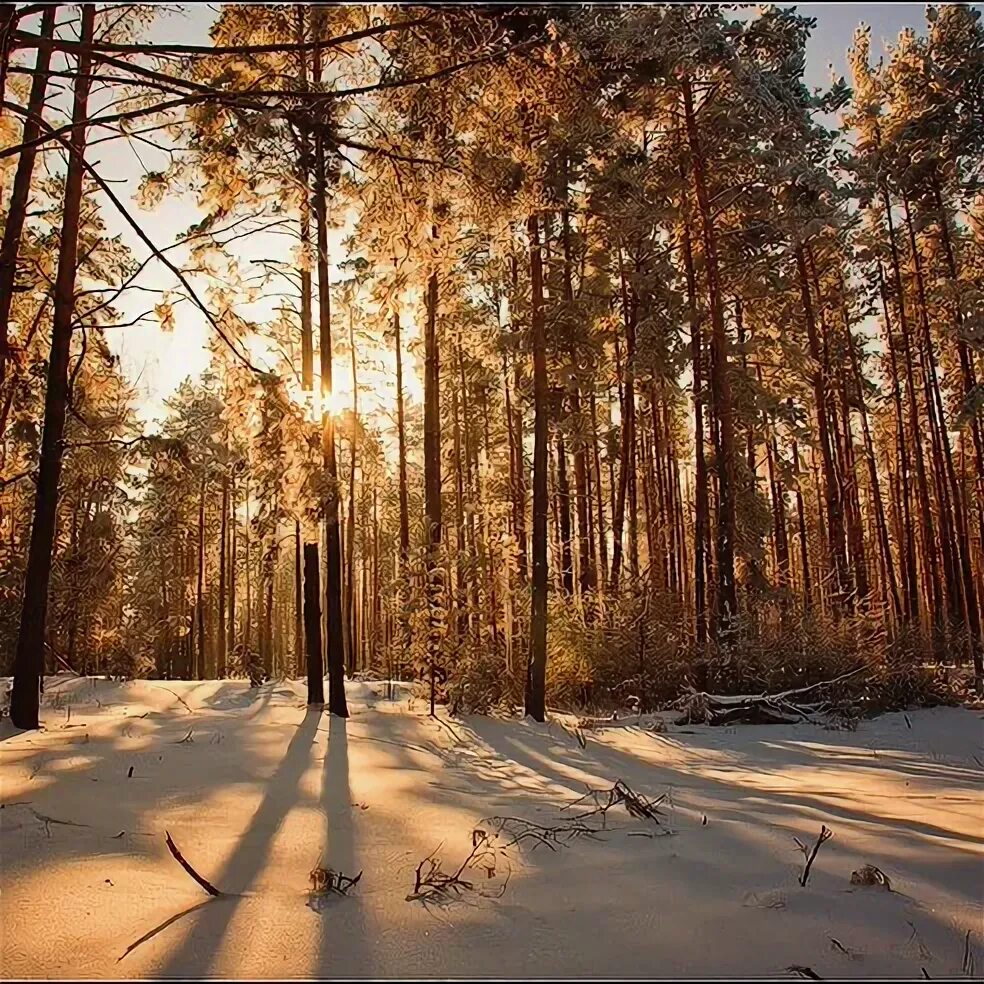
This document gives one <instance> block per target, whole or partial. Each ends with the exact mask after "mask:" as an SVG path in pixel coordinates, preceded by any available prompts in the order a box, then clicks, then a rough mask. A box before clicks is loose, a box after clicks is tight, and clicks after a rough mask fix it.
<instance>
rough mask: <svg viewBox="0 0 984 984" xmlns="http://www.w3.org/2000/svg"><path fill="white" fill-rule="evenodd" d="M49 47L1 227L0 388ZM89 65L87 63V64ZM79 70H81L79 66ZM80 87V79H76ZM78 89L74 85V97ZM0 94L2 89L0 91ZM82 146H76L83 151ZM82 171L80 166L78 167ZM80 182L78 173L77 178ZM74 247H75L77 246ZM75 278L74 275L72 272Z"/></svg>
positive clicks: (44, 33) (48, 14) (46, 22)
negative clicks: (33, 143) (3, 222)
mask: <svg viewBox="0 0 984 984" xmlns="http://www.w3.org/2000/svg"><path fill="white" fill-rule="evenodd" d="M5 10H6V11H8V12H9V14H10V16H11V17H13V16H14V13H15V8H14V6H13V4H10V5H9V6H5ZM57 12H58V5H57V4H51V5H50V6H48V7H45V9H44V14H43V15H42V18H41V31H40V36H41V37H42V38H50V37H51V36H52V34H53V33H54V28H55V14H56V13H57ZM15 24H16V22H15V21H11V22H10V24H9V25H8V27H9V28H11V29H12V28H13V27H14V26H15ZM51 50H52V49H51V48H50V47H48V46H47V45H43V46H41V47H39V48H38V54H37V59H36V60H35V63H34V71H35V75H34V77H33V78H32V80H31V93H30V95H29V96H28V100H27V110H28V113H29V114H30V115H29V116H28V117H27V118H26V119H25V120H24V128H23V133H22V138H21V142H22V143H23V144H25V147H24V149H23V150H22V151H21V152H20V154H19V156H18V158H17V172H16V174H15V175H14V185H13V190H12V192H11V196H10V202H9V203H8V206H7V215H6V220H5V224H4V228H3V241H2V244H0V385H2V384H3V382H4V380H5V379H6V373H7V360H8V359H9V357H10V336H9V335H8V331H9V325H10V307H11V304H12V302H13V299H14V282H15V280H16V276H17V253H18V251H19V249H20V241H21V235H22V233H23V231H24V220H25V218H26V217H27V204H28V199H29V198H30V194H31V182H32V179H33V177H34V162H35V159H36V157H37V147H36V146H32V141H34V140H37V138H38V135H39V134H40V132H41V125H40V123H38V122H36V119H37V118H38V117H40V116H41V112H42V110H43V108H44V99H45V93H46V91H47V88H48V66H49V65H50V63H51ZM86 63H87V64H88V60H87V62H86ZM3 66H4V69H6V66H7V47H6V44H5V45H4V51H3ZM79 71H80V72H81V71H82V68H81V64H80V67H79ZM79 82H80V84H81V82H82V80H81V79H80V80H79ZM80 87H81V85H80V86H76V96H77V95H78V93H79V90H80ZM88 88H89V83H88V81H86V82H85V84H84V98H85V99H86V100H87V99H88ZM0 93H2V89H0ZM76 137H78V138H79V140H81V142H82V143H84V141H85V132H84V129H83V128H80V127H77V128H76V130H75V131H73V137H72V139H73V141H74V140H75V139H76ZM82 143H79V144H77V145H76V146H78V148H79V149H80V150H81V149H82ZM77 166H78V167H79V168H80V169H81V165H77ZM79 181H80V182H81V174H80V176H79ZM76 248H77V247H76ZM73 276H74V272H73ZM6 419H7V418H6V414H4V418H3V424H0V437H2V436H3V432H4V429H5V427H4V425H5V423H6Z"/></svg>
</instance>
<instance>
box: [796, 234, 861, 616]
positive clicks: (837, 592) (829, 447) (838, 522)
mask: <svg viewBox="0 0 984 984" xmlns="http://www.w3.org/2000/svg"><path fill="white" fill-rule="evenodd" d="M795 255H796V270H797V274H798V277H799V287H800V297H801V300H802V304H803V314H804V317H805V319H806V333H807V340H808V343H809V350H810V358H811V359H812V360H813V370H812V372H811V375H812V382H813V399H814V406H815V410H816V420H817V434H818V437H819V443H820V457H821V461H822V463H823V489H824V505H825V508H826V514H827V531H828V546H829V550H830V565H831V569H832V571H833V575H834V611H835V612H839V611H840V610H841V609H842V608H843V607H844V606H845V605H846V604H847V599H848V596H849V594H850V585H849V583H848V575H847V547H846V541H845V532H844V514H843V503H842V502H841V497H840V483H839V481H838V478H837V469H836V465H835V462H834V449H833V444H832V439H831V434H830V408H829V407H828V401H827V397H828V393H829V388H828V387H829V379H828V372H827V364H826V360H825V358H824V354H823V352H822V351H821V342H820V335H819V332H818V330H817V319H816V315H815V314H814V308H813V299H812V297H811V295H810V282H809V276H808V273H807V267H806V251H805V250H804V248H803V246H802V245H797V247H796V250H795ZM817 300H818V302H819V300H820V299H819V297H818V298H817ZM818 494H819V489H818Z"/></svg>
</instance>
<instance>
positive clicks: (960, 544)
mask: <svg viewBox="0 0 984 984" xmlns="http://www.w3.org/2000/svg"><path fill="white" fill-rule="evenodd" d="M904 205H905V220H906V227H907V229H908V232H909V247H910V250H911V254H912V261H913V268H914V273H915V275H916V291H917V297H918V301H919V310H920V312H921V318H920V321H921V323H922V328H923V345H924V349H925V353H926V373H927V379H926V384H927V386H926V402H927V409H929V410H930V415H931V419H933V420H934V422H935V427H936V439H937V445H938V448H939V450H938V455H939V456H940V457H941V458H942V462H941V464H942V472H943V475H942V476H941V478H942V482H941V485H942V488H943V490H944V491H945V492H946V493H948V495H946V496H945V498H946V499H947V500H948V505H949V508H948V509H947V511H946V524H945V525H944V527H943V529H942V531H941V532H942V536H943V537H944V543H946V538H952V539H951V552H952V553H954V554H955V556H953V557H952V563H953V565H954V568H955V569H954V580H955V582H956V583H955V584H954V586H953V594H954V595H956V596H957V600H958V605H956V606H951V607H956V608H958V615H959V617H960V619H961V621H962V624H963V626H964V628H965V630H966V632H967V636H968V640H967V642H968V648H969V650H970V655H971V658H972V660H973V661H974V667H975V678H976V683H977V687H978V688H981V687H982V686H984V677H982V672H984V667H982V664H981V658H982V657H981V646H980V643H981V617H980V610H979V608H978V605H977V592H976V588H975V585H974V574H973V567H972V565H971V557H970V535H969V529H968V524H967V514H966V511H965V509H964V501H963V495H962V489H961V488H960V483H959V482H958V480H957V475H956V470H955V468H954V465H953V451H952V448H951V447H950V435H949V432H948V431H947V425H946V412H945V410H944V408H943V398H942V395H941V392H940V383H939V378H938V374H937V369H936V358H935V355H934V352H933V338H932V334H931V332H930V328H929V310H928V305H927V302H926V287H925V281H924V278H923V271H922V261H921V259H920V255H919V248H918V245H917V243H916V232H915V227H914V225H913V222H912V214H911V212H910V208H909V202H908V199H904ZM951 514H952V519H951Z"/></svg>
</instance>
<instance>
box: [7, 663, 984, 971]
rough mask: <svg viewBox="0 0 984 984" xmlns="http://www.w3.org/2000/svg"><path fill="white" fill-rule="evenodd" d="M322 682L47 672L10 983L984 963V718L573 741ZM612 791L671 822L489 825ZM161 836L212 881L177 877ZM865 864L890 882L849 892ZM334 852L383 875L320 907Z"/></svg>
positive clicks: (26, 800)
mask: <svg viewBox="0 0 984 984" xmlns="http://www.w3.org/2000/svg"><path fill="white" fill-rule="evenodd" d="M304 694H305V688H304V685H303V683H302V682H300V681H293V682H291V681H280V682H275V683H272V684H267V685H264V686H263V687H261V688H259V689H253V690H251V689H249V687H248V686H247V684H246V683H245V682H236V681H223V682H204V683H189V682H175V681H167V682H157V681H137V682H132V683H127V684H116V683H111V682H108V681H105V680H98V681H97V680H90V679H75V678H70V677H68V676H58V677H52V678H49V680H48V684H47V689H46V694H45V703H44V706H43V710H42V713H43V719H44V723H45V726H46V727H45V730H44V731H42V732H40V733H39V732H33V733H32V732H27V733H20V732H15V731H14V730H13V729H12V728H11V726H10V723H9V721H4V722H3V724H2V728H3V730H2V732H0V739H2V740H0V777H2V778H0V801H2V806H0V809H2V812H0V861H2V865H0V948H2V949H0V975H2V976H3V977H4V978H7V979H11V978H17V977H49V978H50V977H62V978H65V977H86V978H110V977H120V976H123V977H199V976H209V977H223V978H236V977H262V978H277V979H280V978H285V977H286V978H290V977H318V976H343V977H376V978H380V977H383V978H388V977H407V976H409V977H418V976H426V977H483V976H484V977H507V978H508V977H516V978H522V977H543V976H549V977H553V978H565V977H599V976H612V975H614V976H616V977H660V978H673V977H698V976H705V975H706V976H712V977H714V976H727V977H734V976H741V977H746V976H772V977H777V978H778V977H789V976H791V975H795V974H797V973H800V974H802V973H804V972H802V971H800V972H797V971H796V970H795V969H794V970H790V969H789V968H797V967H799V968H803V967H806V968H810V969H811V970H812V971H813V972H814V973H816V974H817V975H819V976H820V977H857V978H862V977H877V976H893V977H907V978H918V977H921V976H923V969H925V974H927V975H929V976H930V977H934V978H935V977H945V976H953V975H964V974H968V972H969V974H970V975H971V976H974V975H975V974H979V972H980V971H981V970H982V969H984V951H982V948H981V930H982V915H984V898H982V895H984V846H982V837H984V800H982V797H981V780H982V778H984V748H982V737H984V727H982V721H981V714H980V712H979V711H971V710H968V709H965V708H936V709H932V710H920V711H910V712H909V713H908V714H901V713H898V714H887V715H884V716H882V717H879V718H877V719H874V720H870V721H863V722H862V723H861V724H860V726H859V727H858V729H857V731H854V732H851V731H831V730H826V729H824V728H822V727H818V726H816V725H808V724H802V725H795V726H793V725H789V726H787V725H772V726H738V727H728V728H710V727H706V726H693V725H691V726H682V727H678V726H675V725H672V724H670V725H668V726H667V727H666V729H665V731H662V732H659V731H655V730H650V729H648V728H647V727H645V725H647V724H650V723H651V722H652V720H653V719H652V718H647V719H638V718H629V719H627V720H625V721H620V722H615V723H611V724H606V725H604V726H599V727H596V728H592V729H584V730H583V731H582V732H581V735H582V737H583V741H584V746H585V747H583V748H582V747H581V740H579V738H578V734H577V731H576V728H575V727H574V725H575V719H573V718H571V717H565V716H563V715H554V716H553V719H552V720H551V722H549V723H548V724H545V725H537V724H534V723H531V722H529V721H520V720H502V719H494V718H481V717H463V718H460V719H459V718H454V719H449V718H447V717H446V716H444V712H443V711H442V712H441V715H442V716H440V717H439V718H438V719H436V720H435V719H430V718H428V717H427V715H426V710H427V708H426V706H425V705H424V703H423V702H421V701H417V702H414V701H413V700H412V698H410V696H409V695H408V693H407V692H406V691H405V690H402V691H398V692H397V693H396V695H395V699H393V700H388V699H386V696H385V685H384V684H376V683H372V684H366V683H352V684H350V685H349V708H350V711H351V717H350V718H349V719H348V721H341V720H338V719H330V718H329V717H328V716H327V715H326V714H325V715H322V714H320V713H318V712H316V711H312V712H309V711H307V710H306V708H305V706H304ZM616 780H621V781H622V782H623V783H625V784H627V785H628V786H629V787H630V788H631V790H633V791H634V792H636V793H638V794H642V795H643V796H645V797H649V798H651V799H656V798H657V797H660V796H663V799H662V800H661V801H660V802H659V805H658V809H659V811H660V814H659V816H658V818H657V819H658V823H657V822H654V821H653V820H652V819H649V818H647V817H645V816H642V817H633V816H630V815H629V813H628V812H626V810H625V809H624V807H623V806H621V805H617V806H615V807H613V808H612V809H610V810H608V812H607V814H606V815H605V816H604V817H602V816H601V815H600V814H596V815H595V816H594V817H591V818H588V819H585V820H583V821H580V824H581V825H582V826H584V825H588V826H591V825H594V827H597V826H598V824H599V823H600V821H602V820H604V821H605V823H606V827H607V829H606V830H605V831H604V832H603V833H602V834H600V835H598V836H596V837H592V836H590V835H585V836H581V837H578V838H576V839H572V840H569V841H568V842H566V843H561V842H558V843H557V844H552V843H550V844H545V843H542V842H540V841H537V840H532V839H531V840H525V841H523V842H522V843H520V844H518V845H515V844H514V845H512V846H510V847H506V846H505V845H507V844H508V842H509V839H510V838H509V836H508V830H509V829H512V830H515V829H517V828H515V826H511V827H507V830H505V831H503V832H502V833H501V834H499V836H498V837H495V836H494V835H495V833H496V831H497V829H498V828H497V826H496V824H495V823H493V822H490V821H489V820H488V819H487V818H489V817H490V816H491V815H499V816H505V815H508V816H511V817H517V818H521V819H526V820H530V821H534V822H535V823H537V824H540V825H541V826H542V827H548V828H549V827H552V828H554V829H557V828H563V826H564V825H565V824H567V825H568V827H570V826H571V824H572V821H573V819H574V817H575V816H576V815H577V814H578V813H580V814H584V813H587V812H589V811H590V810H592V809H593V808H594V804H593V803H592V802H591V801H590V800H587V801H583V802H581V803H579V804H577V805H576V806H570V804H572V803H574V802H575V801H576V800H577V799H578V797H581V796H583V794H584V793H585V791H586V790H587V789H598V790H606V791H607V790H608V789H610V788H611V787H612V786H613V784H614V783H615V782H616ZM664 794H665V795H664ZM605 802H607V800H605ZM565 806H568V809H566V810H565V809H562V808H563V807H565ZM821 825H826V826H827V827H828V828H830V829H831V830H832V831H833V837H832V838H831V839H830V840H829V841H826V842H825V843H823V844H822V845H821V846H820V847H819V851H818V853H817V856H816V859H815V860H814V863H813V866H812V869H811V872H810V876H809V880H808V883H807V885H806V886H805V887H802V886H801V885H800V884H799V878H800V875H801V873H802V870H803V866H804V857H805V856H804V854H801V852H800V849H799V848H798V847H797V844H796V842H795V841H794V838H799V840H800V841H802V842H803V843H804V845H805V846H806V848H807V849H808V850H812V848H813V845H814V844H815V842H816V840H817V836H818V834H819V833H820V828H821ZM476 827H480V828H481V829H482V830H485V831H486V833H487V834H488V840H487V843H488V845H489V851H485V850H484V842H483V841H482V839H481V835H479V851H478V853H479V854H480V855H484V857H485V860H488V859H489V857H490V856H491V850H492V848H494V849H495V855H496V857H495V863H494V871H493V870H492V868H493V865H491V864H489V865H488V867H489V869H490V870H489V871H483V870H481V868H478V869H465V871H464V872H463V874H462V876H461V877H462V878H463V879H465V880H467V881H468V882H469V884H470V885H471V888H466V887H461V886H459V888H460V892H459V891H456V890H454V889H451V890H449V891H447V892H445V893H441V892H436V893H433V894H430V897H429V898H423V899H422V898H415V899H411V900H409V901H408V900H407V896H408V895H412V894H414V888H415V872H416V871H417V869H418V865H419V864H420V862H421V861H422V860H423V859H424V858H426V857H428V856H429V855H432V854H433V853H434V852H435V850H437V855H436V857H439V858H440V859H441V868H442V870H443V871H444V872H445V873H449V874H453V873H454V872H455V870H456V869H457V868H458V867H459V865H460V864H461V863H462V862H463V861H464V860H465V858H466V857H467V856H468V854H469V852H470V851H472V848H473V844H474V843H475V840H474V838H473V830H474V829H475V828H476ZM165 831H168V832H169V833H170V835H171V837H172V838H173V840H174V843H175V844H176V845H177V848H178V849H179V851H180V852H181V854H182V855H183V856H184V858H185V859H186V860H187V861H188V862H189V864H190V865H192V866H193V868H194V869H195V870H196V871H197V872H198V873H199V874H200V875H202V876H203V877H204V878H205V879H207V880H208V881H209V882H211V883H212V884H213V885H214V886H216V887H217V888H218V889H219V890H220V891H221V892H222V893H223V894H222V895H220V896H218V897H215V898H210V897H209V896H208V895H207V894H206V893H205V892H204V891H203V890H202V889H201V888H200V887H199V886H198V885H197V884H196V883H195V882H194V881H193V879H192V878H191V877H190V876H189V874H188V873H186V871H185V870H182V867H181V866H180V865H179V864H178V862H177V861H176V860H175V859H174V858H173V857H172V856H171V854H170V853H169V851H168V848H167V846H166V844H165ZM866 864H868V865H874V866H876V867H877V868H878V869H880V870H881V871H882V872H884V874H885V875H886V876H888V878H889V879H890V883H891V890H890V891H887V890H885V889H884V888H880V887H877V886H875V887H859V886H856V885H852V884H851V874H852V872H853V871H855V870H856V869H860V868H861V867H862V866H864V865H866ZM319 866H320V867H323V868H332V869H334V870H336V871H340V872H342V873H344V874H346V875H350V876H355V875H357V874H358V872H359V871H360V870H361V871H362V872H363V874H362V878H361V880H360V881H359V883H358V884H357V885H355V886H354V887H353V888H351V889H349V891H348V893H347V894H346V895H344V896H342V895H338V894H333V893H328V894H327V895H318V896H315V895H312V894H310V891H309V889H310V882H309V876H310V872H311V871H312V869H314V868H316V867H319ZM423 870H424V871H425V872H426V871H427V870H428V866H425V867H424V869H423ZM416 894H417V895H424V896H427V895H428V894H429V890H427V889H426V887H424V888H423V889H422V890H421V891H420V892H417V893H416ZM174 917H179V918H174ZM154 930H157V932H153V933H152V931H154ZM968 932H969V934H970V935H969V936H968ZM148 934H152V935H148ZM145 936H147V939H146V940H145V941H144V942H142V943H141V944H140V945H138V946H136V947H135V948H134V949H132V950H131V951H130V952H129V953H126V951H127V948H128V947H129V946H131V944H133V943H135V942H136V941H137V940H139V939H141V938H142V937H145ZM124 953H126V955H125V956H124ZM121 957H122V959H120V958H121ZM975 962H976V969H975V967H974V966H973V964H974V963H975Z"/></svg>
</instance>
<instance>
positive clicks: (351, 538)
mask: <svg viewBox="0 0 984 984" xmlns="http://www.w3.org/2000/svg"><path fill="white" fill-rule="evenodd" d="M349 351H350V353H351V357H352V359H351V361H352V439H351V443H350V447H351V456H350V457H349V502H348V522H347V526H346V532H345V574H346V586H345V624H346V626H348V646H347V648H346V665H347V667H348V672H349V675H351V674H353V673H354V672H355V614H354V613H355V608H354V605H353V597H354V593H355V469H356V465H357V461H358V440H357V434H358V429H359V376H358V369H357V368H356V358H355V318H354V316H353V313H352V308H351V306H349Z"/></svg>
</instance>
